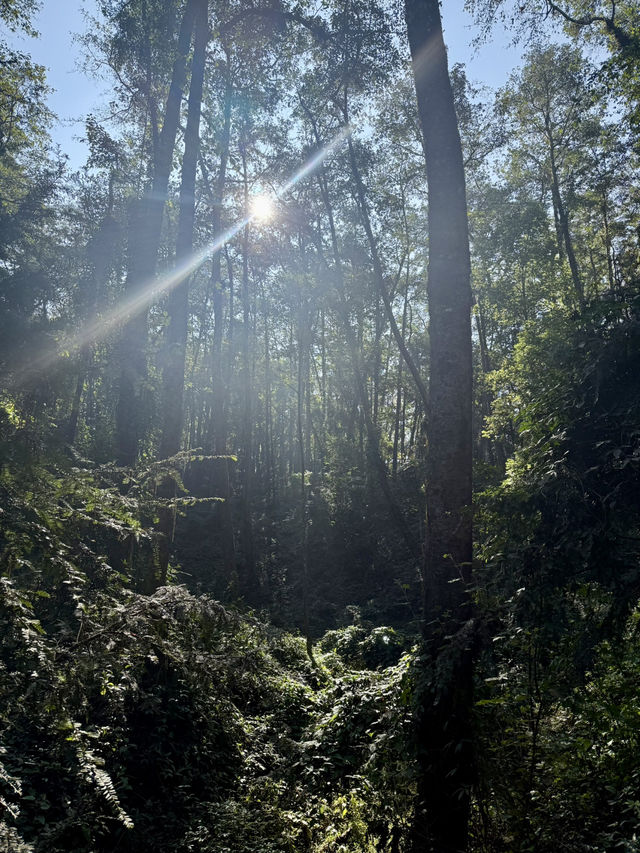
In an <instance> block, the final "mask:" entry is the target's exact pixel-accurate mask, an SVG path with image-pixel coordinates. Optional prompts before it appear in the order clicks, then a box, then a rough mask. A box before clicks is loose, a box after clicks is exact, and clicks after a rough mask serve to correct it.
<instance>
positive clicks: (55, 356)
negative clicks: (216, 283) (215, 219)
mask: <svg viewBox="0 0 640 853" xmlns="http://www.w3.org/2000/svg"><path fill="white" fill-rule="evenodd" d="M350 134H351V128H350V127H348V126H346V127H343V128H342V129H341V130H340V131H339V133H337V134H336V136H334V138H333V139H332V140H331V141H330V142H329V143H328V144H327V145H325V146H324V148H321V149H320V150H319V151H318V152H316V154H314V155H313V157H311V158H310V159H309V160H308V161H307V162H306V163H305V164H304V165H303V166H302V167H301V168H300V169H299V170H298V171H297V172H296V173H295V174H294V175H293V176H292V177H291V178H289V180H288V181H286V183H284V184H283V185H282V186H281V187H280V189H279V190H278V191H277V192H276V193H275V199H281V198H283V197H284V196H285V195H287V193H288V192H289V191H290V190H291V189H292V188H293V187H294V186H295V185H296V184H298V183H299V182H300V181H301V180H303V178H305V177H307V175H310V174H311V173H312V172H314V171H315V170H316V169H317V168H318V166H320V164H321V163H322V162H323V161H324V160H325V159H326V158H327V157H328V156H329V155H330V154H332V153H333V152H334V151H335V150H336V149H337V148H338V147H339V146H340V144H341V143H342V142H343V141H344V140H345V139H346V138H347V137H348V136H349V135H350ZM274 213H275V204H274V198H272V197H270V196H268V195H258V196H255V198H254V199H253V200H252V203H251V208H250V211H249V213H248V215H247V216H245V217H244V218H243V219H241V220H239V221H238V222H236V224H235V225H233V226H232V227H231V228H228V229H227V230H226V231H224V232H223V233H222V234H219V235H217V236H216V237H215V238H214V239H213V240H212V241H211V242H210V243H207V244H206V245H205V246H203V247H202V248H200V249H198V250H196V251H195V252H194V253H193V254H191V255H190V256H189V257H187V258H185V259H183V260H182V261H180V262H178V263H177V264H176V265H175V267H174V268H173V269H171V270H169V271H167V272H166V273H165V274H164V275H162V276H159V277H157V278H156V277H154V278H153V279H152V280H151V281H148V282H143V283H142V284H141V285H140V286H139V287H137V288H136V291H135V294H133V295H128V296H126V297H125V298H124V299H122V300H121V301H120V302H119V303H118V305H116V306H115V308H113V309H112V310H111V311H110V312H109V313H108V314H105V315H103V316H101V317H100V318H98V319H97V320H95V321H94V322H92V323H90V324H89V325H88V326H86V327H85V328H84V329H83V330H82V331H79V332H77V333H75V334H72V335H66V336H65V337H64V338H62V339H61V340H58V342H57V344H56V350H55V352H52V351H51V350H50V349H49V350H47V351H46V352H42V351H41V352H40V353H38V354H37V355H36V356H35V357H34V358H33V359H31V360H30V362H29V364H27V365H25V366H24V367H23V368H22V370H20V371H18V372H17V373H16V374H14V383H15V384H20V383H22V382H24V380H25V377H26V376H27V375H28V374H29V373H31V372H32V371H34V372H39V371H43V370H47V369H48V368H50V367H51V366H52V365H53V364H54V363H55V362H56V361H58V360H59V359H61V358H63V357H64V356H67V355H68V354H69V353H72V352H74V351H77V350H78V349H80V348H82V347H86V346H89V345H90V344H93V343H97V342H98V341H100V340H102V339H103V338H105V337H106V336H107V335H108V334H109V333H110V332H112V331H113V330H114V329H116V328H117V327H118V326H119V325H121V324H123V323H126V322H127V320H128V319H130V318H131V317H132V316H135V315H136V314H137V313H139V312H140V311H144V310H146V309H147V308H148V307H149V306H150V305H152V304H153V303H154V302H155V301H156V300H158V299H159V298H160V297H161V296H163V295H164V294H166V293H168V292H169V291H171V290H173V288H175V287H177V286H178V285H179V284H180V282H182V281H184V280H185V279H186V278H188V277H189V276H191V275H193V273H194V272H195V271H196V270H197V269H198V268H199V267H201V266H202V264H203V263H204V262H205V261H206V260H207V259H209V258H211V257H212V256H213V255H214V254H215V253H216V252H219V251H220V249H222V247H223V246H224V245H225V244H226V243H228V242H229V241H230V240H231V239H233V237H235V236H236V234H238V233H239V232H240V231H242V229H243V228H245V227H246V226H247V225H248V224H249V223H250V222H252V221H253V220H257V221H260V222H266V221H268V220H269V219H271V218H272V217H273V215H274Z"/></svg>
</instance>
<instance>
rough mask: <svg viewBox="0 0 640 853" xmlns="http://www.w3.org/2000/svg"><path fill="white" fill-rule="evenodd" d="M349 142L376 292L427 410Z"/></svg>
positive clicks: (424, 396)
mask: <svg viewBox="0 0 640 853" xmlns="http://www.w3.org/2000/svg"><path fill="white" fill-rule="evenodd" d="M344 113H345V119H346V118H347V109H346V104H345V107H344ZM348 144H349V161H350V163H351V172H352V174H353V177H354V181H355V184H356V192H357V197H358V206H359V208H360V213H361V217H362V224H363V226H364V230H365V234H366V235H367V241H368V243H369V251H370V252H371V260H372V262H373V274H374V279H375V283H376V288H377V291H378V294H379V295H380V297H381V298H382V302H383V304H384V308H385V312H386V315H387V320H388V321H389V325H390V326H391V331H392V333H393V337H394V338H395V340H396V343H397V345H398V349H399V350H400V353H401V355H402V358H403V359H404V361H405V363H406V365H407V367H408V368H409V372H410V373H411V376H412V377H413V381H414V382H415V384H416V388H417V390H418V394H419V395H420V399H421V400H422V406H423V409H424V411H425V412H428V411H429V408H428V399H427V388H426V385H425V384H424V381H423V379H422V377H421V376H420V371H419V370H418V367H417V365H416V363H415V361H414V360H413V358H412V356H411V353H410V352H409V350H408V349H407V346H406V344H405V341H404V337H403V335H402V334H401V333H400V329H399V328H398V324H397V322H396V318H395V315H394V313H393V307H392V305H391V299H390V297H389V291H388V290H387V285H386V282H385V280H384V273H383V270H382V263H381V261H380V255H379V253H378V245H377V242H376V239H375V236H374V234H373V229H372V227H371V219H370V217H369V207H368V205H367V198H366V194H365V189H364V184H363V182H362V176H361V175H360V169H359V168H358V161H357V159H356V155H355V151H354V148H353V143H352V141H351V137H349V139H348Z"/></svg>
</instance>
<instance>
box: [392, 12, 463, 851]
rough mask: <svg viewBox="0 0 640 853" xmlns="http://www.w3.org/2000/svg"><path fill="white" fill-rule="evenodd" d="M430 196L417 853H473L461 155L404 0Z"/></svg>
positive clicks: (417, 23)
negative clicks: (470, 831)
mask: <svg viewBox="0 0 640 853" xmlns="http://www.w3.org/2000/svg"><path fill="white" fill-rule="evenodd" d="M405 17H406V23H407V32H408V37H409V46H410V49H411V57H412V64H413V72H414V79H415V86H416V96H417V102H418V113H419V117H420V124H421V127H422V134H423V138H424V152H425V161H426V167H427V183H428V191H429V271H428V288H427V289H428V300H429V336H430V354H431V375H430V381H429V403H430V407H429V413H430V417H429V423H428V426H427V439H428V454H427V541H426V548H425V571H424V625H423V644H424V650H423V656H422V660H423V661H424V663H423V667H424V670H423V672H422V673H421V675H420V677H419V679H418V686H417V693H418V702H419V706H418V723H417V729H416V736H417V749H418V762H419V783H418V802H417V808H416V816H415V823H414V833H413V846H414V850H415V851H416V853H417V851H425V850H429V851H437V853H459V851H464V850H466V849H467V837H468V822H469V809H470V787H471V782H472V773H473V768H472V754H471V725H470V722H471V721H470V717H471V704H472V666H471V648H470V639H471V638H470V636H468V634H469V633H470V631H469V627H470V625H469V620H470V615H471V605H470V598H469V594H468V585H469V582H470V579H471V558H472V527H471V522H472V519H471V463H472V425H471V411H472V399H473V396H472V351H471V311H470V309H471V286H470V260H469V234H468V222H467V205H466V191H465V179H464V166H463V157H462V148H461V144H460V136H459V132H458V125H457V120H456V114H455V108H454V101H453V94H452V90H451V83H450V80H449V74H448V69H447V55H446V49H445V46H444V41H443V37H442V24H441V20H440V10H439V4H438V0H405Z"/></svg>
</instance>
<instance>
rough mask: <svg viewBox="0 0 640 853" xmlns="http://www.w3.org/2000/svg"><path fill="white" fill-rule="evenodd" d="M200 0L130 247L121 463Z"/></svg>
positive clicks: (131, 440)
mask: <svg viewBox="0 0 640 853" xmlns="http://www.w3.org/2000/svg"><path fill="white" fill-rule="evenodd" d="M195 7H196V0H187V5H186V7H185V11H184V15H183V18H182V22H181V24H180V32H179V34H178V44H177V48H176V58H175V61H174V64H173V70H172V76H171V84H170V86H169V93H168V95H167V103H166V107H165V113H164V121H163V124H162V130H161V132H160V135H159V138H158V143H157V146H156V150H155V152H154V163H153V178H152V182H151V187H150V188H149V190H148V192H147V193H145V195H144V197H143V198H142V199H140V200H139V201H138V202H137V203H136V204H135V205H134V208H133V215H132V221H131V225H130V232H131V235H132V237H131V239H130V240H129V246H128V269H127V280H126V283H125V294H126V298H127V300H128V301H130V303H131V306H132V307H131V311H130V317H129V319H128V321H127V323H126V325H125V328H124V330H123V333H122V340H121V344H120V361H121V372H120V387H119V392H118V404H117V409H116V457H117V460H118V463H119V464H120V465H134V464H135V461H136V457H137V455H138V442H139V439H140V433H141V423H140V421H141V418H140V403H141V396H142V394H141V389H142V386H143V385H144V381H145V376H146V352H145V350H146V341H147V304H148V295H147V293H146V289H147V288H149V287H150V286H151V284H152V281H153V277H154V275H155V272H156V261H157V256H158V247H159V245H160V233H161V230H162V216H163V213H164V205H165V201H166V198H167V191H168V187H169V176H170V174H171V164H172V159H173V149H174V147H175V142H176V135H177V132H178V124H179V120H180V106H181V102H182V92H183V89H184V86H185V82H186V79H187V57H188V55H189V48H190V45H191V33H192V30H193V24H194V16H195Z"/></svg>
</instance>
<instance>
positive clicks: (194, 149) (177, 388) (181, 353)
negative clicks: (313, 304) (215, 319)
mask: <svg viewBox="0 0 640 853" xmlns="http://www.w3.org/2000/svg"><path fill="white" fill-rule="evenodd" d="M208 41H209V20H208V15H207V0H198V6H197V10H196V22H195V38H194V50H193V61H192V63H191V84H190V86H189V104H188V110H187V126H186V128H185V133H184V156H183V158H182V177H181V182H180V213H179V217H178V238H177V241H176V264H179V263H181V262H183V261H185V260H186V259H187V258H188V257H189V255H190V254H191V253H192V251H193V226H194V219H195V206H196V200H195V192H196V169H197V165H198V152H199V149H200V114H201V112H202V90H203V86H204V67H205V56H206V51H207V43H208ZM189 280H190V279H189V276H187V277H186V278H185V279H184V280H183V281H181V282H180V283H179V284H178V285H177V286H176V287H175V288H174V289H173V290H172V291H171V293H170V294H169V306H168V307H169V326H168V328H167V337H166V356H165V357H166V363H165V367H164V371H163V377H162V380H163V398H164V399H163V416H164V424H163V431H162V441H161V442H160V458H161V459H166V458H167V457H169V456H174V455H175V454H176V453H177V452H178V451H179V450H180V440H181V438H182V424H183V416H184V413H183V409H184V405H183V403H184V365H185V357H186V351H187V332H188V321H189Z"/></svg>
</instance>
